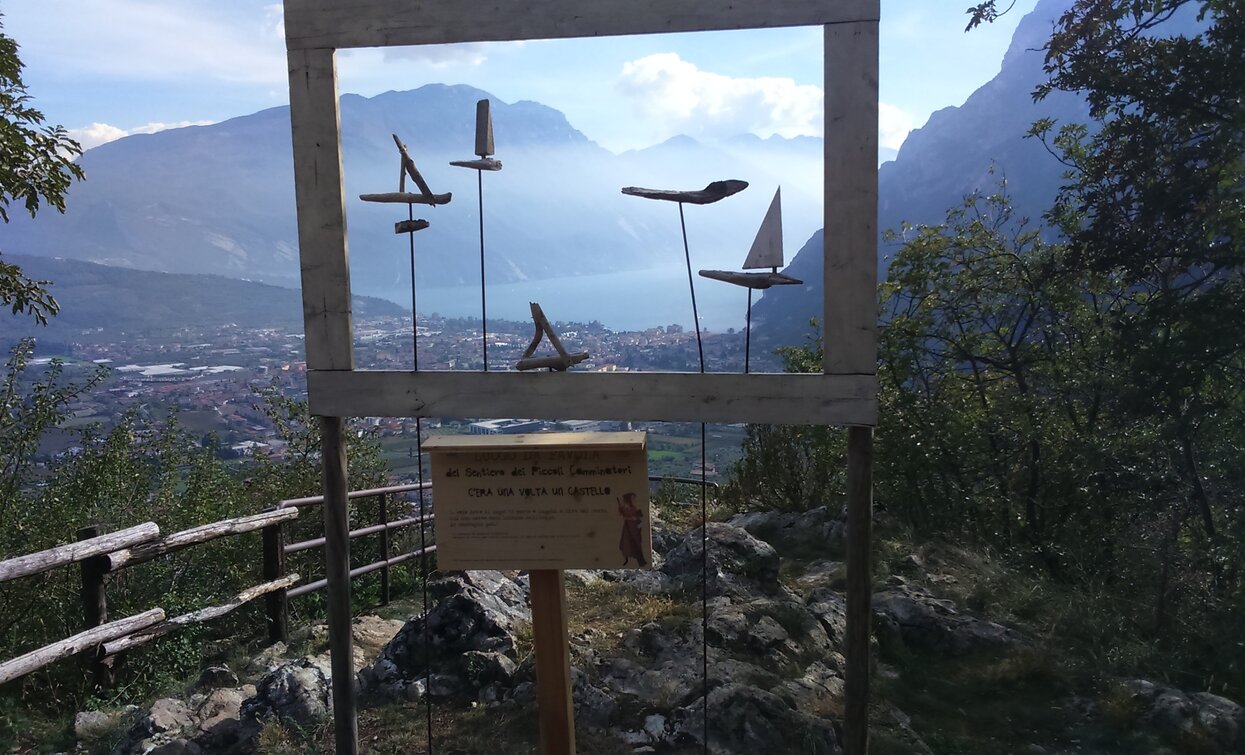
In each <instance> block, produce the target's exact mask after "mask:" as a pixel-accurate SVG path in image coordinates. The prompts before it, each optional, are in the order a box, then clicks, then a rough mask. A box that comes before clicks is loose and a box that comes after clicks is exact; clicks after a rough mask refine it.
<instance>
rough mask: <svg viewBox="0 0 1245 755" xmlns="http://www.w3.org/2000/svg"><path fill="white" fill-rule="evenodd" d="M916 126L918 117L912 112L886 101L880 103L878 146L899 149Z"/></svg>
mask: <svg viewBox="0 0 1245 755" xmlns="http://www.w3.org/2000/svg"><path fill="white" fill-rule="evenodd" d="M914 128H916V118H914V117H913V116H912V114H911V113H908V112H906V111H904V110H901V109H899V108H897V107H895V106H894V105H888V104H886V103H885V102H880V103H878V146H880V147H882V148H883V149H894V150H897V149H899V146H900V145H901V144H903V140H904V139H907V138H908V132H909V131H911V130H912V129H914Z"/></svg>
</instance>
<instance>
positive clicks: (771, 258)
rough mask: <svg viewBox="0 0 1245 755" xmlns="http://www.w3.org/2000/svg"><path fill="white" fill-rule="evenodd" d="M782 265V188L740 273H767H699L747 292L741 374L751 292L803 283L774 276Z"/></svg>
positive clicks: (746, 349)
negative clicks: (763, 270) (766, 270)
mask: <svg viewBox="0 0 1245 755" xmlns="http://www.w3.org/2000/svg"><path fill="white" fill-rule="evenodd" d="M782 265H783V252H782V188H781V187H779V189H778V190H777V191H775V192H774V199H773V200H772V201H771V202H770V205H769V210H768V211H766V213H765V219H764V220H762V221H761V227H760V229H759V230H758V231H757V235H756V238H755V239H754V240H753V241H752V248H751V249H749V250H748V256H747V258H746V259H744V264H743V268H744V270H758V269H763V268H767V267H768V268H769V269H770V270H769V272H767V273H744V272H736V271H734V270H701V271H700V275H701V277H704V278H712V279H713V280H720V281H726V282H727V283H733V284H735V285H736V286H743V287H744V288H746V289H748V314H747V318H746V324H745V328H744V372H748V368H749V366H750V365H749V356H750V351H751V346H752V343H751V341H752V292H753V291H754V290H765V289H767V288H770V287H771V286H791V285H798V284H800V283H803V282H804V281H801V280H799V279H797V278H792V277H791V276H790V275H785V274H783V273H780V272H778V268H780V267H782Z"/></svg>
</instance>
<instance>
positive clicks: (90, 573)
mask: <svg viewBox="0 0 1245 755" xmlns="http://www.w3.org/2000/svg"><path fill="white" fill-rule="evenodd" d="M98 536H99V527H97V526H95V525H92V526H90V527H83V528H82V529H80V530H78V540H80V541H81V540H90V539H91V538H93V537H98ZM81 569H82V614H83V618H84V619H85V621H86V628H87V629H94V628H95V627H97V626H100V625H101V624H106V623H108V596H107V595H106V594H105V593H104V575H105V574H106V573H107V572H108V559H107V557H105V556H93V557H91V558H88V559H86V560H84V561H83V562H82V564H81ZM102 652H103V648H96V649H95V650H94V651H93V652H90V653H88V654H87V655H86V656H85V660H86V666H87V669H88V670H89V671H90V672H91V675H92V676H93V677H94V679H95V686H96V687H100V688H103V689H109V688H111V687H112V685H113V683H114V682H115V678H114V675H113V671H112V664H113V660H112V659H111V658H104V657H103V656H102V655H101V653H102Z"/></svg>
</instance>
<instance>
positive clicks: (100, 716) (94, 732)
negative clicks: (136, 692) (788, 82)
mask: <svg viewBox="0 0 1245 755" xmlns="http://www.w3.org/2000/svg"><path fill="white" fill-rule="evenodd" d="M137 711H138V706H136V705H128V706H126V707H124V708H121V709H120V710H110V711H100V710H84V711H80V712H79V713H77V714H76V715H75V716H74V717H73V734H74V737H76V738H77V739H99V738H101V737H105V736H107V735H109V734H112V733H114V732H115V731H116V730H117V729H119V728H120V727H121V726H123V725H125V723H126V722H127V721H128V720H130V719H131V718H132V717H133V716H134V714H135V713H136V712H137Z"/></svg>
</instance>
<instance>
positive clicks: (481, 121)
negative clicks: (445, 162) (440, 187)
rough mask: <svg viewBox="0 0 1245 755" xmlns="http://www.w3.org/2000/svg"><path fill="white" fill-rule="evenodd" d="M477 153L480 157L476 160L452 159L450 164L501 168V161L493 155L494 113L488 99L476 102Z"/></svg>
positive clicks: (492, 168) (460, 166) (479, 168)
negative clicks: (490, 108)
mask: <svg viewBox="0 0 1245 755" xmlns="http://www.w3.org/2000/svg"><path fill="white" fill-rule="evenodd" d="M476 154H477V155H479V157H478V158H476V159H475V160H451V161H450V165H453V166H455V167H458V168H473V169H475V170H501V161H500V160H494V159H493V158H492V157H491V155H492V154H493V114H492V111H491V110H489V101H488V100H487V99H483V100H480V101H479V102H477V103H476Z"/></svg>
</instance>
